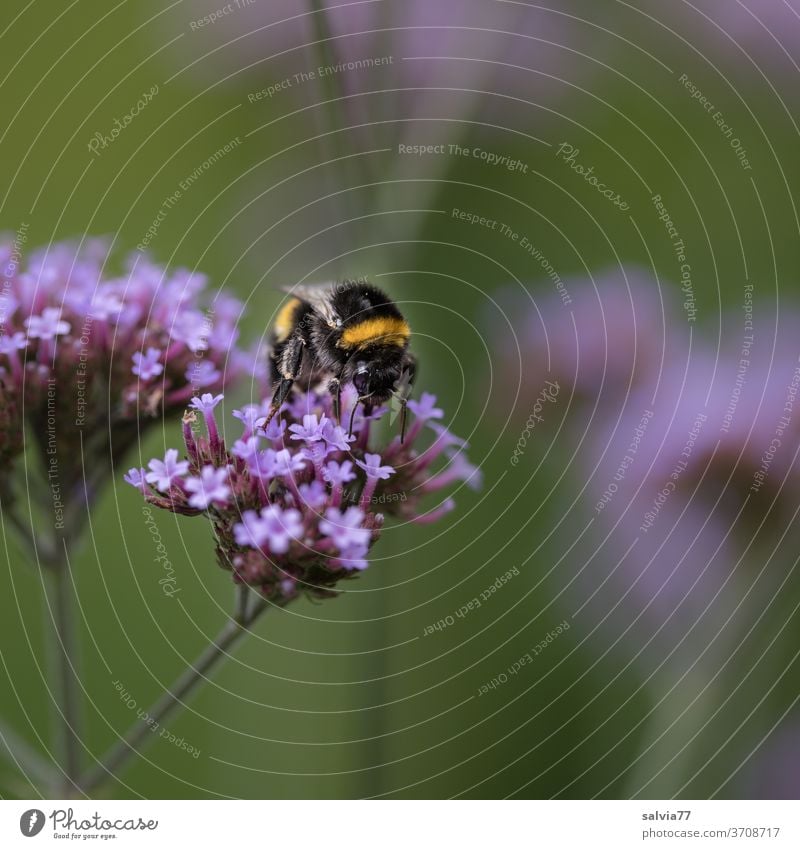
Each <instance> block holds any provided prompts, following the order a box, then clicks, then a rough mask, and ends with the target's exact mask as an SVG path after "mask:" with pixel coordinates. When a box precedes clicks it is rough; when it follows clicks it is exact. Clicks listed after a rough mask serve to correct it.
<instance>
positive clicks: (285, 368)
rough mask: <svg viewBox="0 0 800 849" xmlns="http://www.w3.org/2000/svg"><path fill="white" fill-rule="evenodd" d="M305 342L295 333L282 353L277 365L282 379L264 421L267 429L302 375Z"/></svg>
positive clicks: (287, 341)
mask: <svg viewBox="0 0 800 849" xmlns="http://www.w3.org/2000/svg"><path fill="white" fill-rule="evenodd" d="M304 349H305V342H304V341H303V337H302V336H300V334H299V333H295V334H293V335H292V336H290V337H289V339H287V340H286V344H285V345H284V348H283V351H282V352H281V357H280V361H279V362H278V363H277V367H278V372H279V373H280V379H279V380H278V383H277V385H276V387H275V392H274V393H273V395H272V403H271V404H270V407H269V412H268V413H267V418H266V420H265V421H264V425H263V426H264V427H266V426H267V425H268V424H269V423H270V422H271V421H272V419H273V418H274V417H275V414H276V413H277V412H278V410H279V409H280V408H281V404H283V402H284V401H285V400H286V398H287V397H288V395H289V392H290V391H291V389H292V385H293V384H294V382H295V380H296V378H297V375H298V374H299V373H300V365H301V363H302V362H303V350H304Z"/></svg>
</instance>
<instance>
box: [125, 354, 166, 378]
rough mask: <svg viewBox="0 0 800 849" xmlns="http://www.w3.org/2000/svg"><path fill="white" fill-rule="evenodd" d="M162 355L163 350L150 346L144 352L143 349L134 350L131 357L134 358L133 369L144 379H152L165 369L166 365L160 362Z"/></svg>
mask: <svg viewBox="0 0 800 849" xmlns="http://www.w3.org/2000/svg"><path fill="white" fill-rule="evenodd" d="M160 357H161V351H159V350H158V348H148V349H147V351H146V353H144V354H142V352H141V351H134V352H133V356H132V357H131V359H132V360H133V366H132V367H131V371H132V372H133V374H135V375H137V376H138V377H139V378H141V379H142V380H152V379H153V378H154V377H158V376H159V375H160V374H161V372H162V371H164V366H163V365H161V363H160V362H159V359H160Z"/></svg>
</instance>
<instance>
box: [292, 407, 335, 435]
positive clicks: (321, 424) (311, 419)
mask: <svg viewBox="0 0 800 849" xmlns="http://www.w3.org/2000/svg"><path fill="white" fill-rule="evenodd" d="M327 423H328V419H327V418H326V417H325V416H323V417H322V419H320V420H319V421H318V420H317V417H316V416H315V415H314V414H313V413H311V414H309V415H305V416H303V424H301V425H299V424H293V425H289V432H290V433H291V434H292V435H291V437H290V439H303V440H305V441H306V442H317V441H319V440H320V439H322V438H323V437H322V433H323V430H324V428H325V425H326V424H327Z"/></svg>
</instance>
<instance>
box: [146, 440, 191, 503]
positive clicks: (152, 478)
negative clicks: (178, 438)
mask: <svg viewBox="0 0 800 849" xmlns="http://www.w3.org/2000/svg"><path fill="white" fill-rule="evenodd" d="M147 466H148V468H149V469H150V471H149V472H148V473H147V474H146V475H145V480H146V481H147V482H148V483H151V484H153V486H154V487H155V488H156V489H158V490H160V491H161V492H167V491H168V490H169V488H170V487H171V486H172V483H173V481H174V480H175V478H180V477H183V475H185V474H186V472H187V471H188V470H189V461H188V460H179V459H178V451H177V449H175V448H168V449H167V451H166V453H165V454H164V459H163V460H151V461H150V462H149V463H148V464H147Z"/></svg>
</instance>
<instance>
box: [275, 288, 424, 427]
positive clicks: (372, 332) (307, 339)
mask: <svg viewBox="0 0 800 849" xmlns="http://www.w3.org/2000/svg"><path fill="white" fill-rule="evenodd" d="M284 291H285V292H287V293H288V294H289V295H290V296H291V297H290V298H289V299H288V300H287V302H286V303H285V304H284V305H283V306H282V307H281V309H280V310H279V311H278V313H277V315H276V317H275V321H274V324H273V326H272V329H271V332H270V342H271V350H270V362H271V371H272V380H273V385H274V394H273V397H272V403H271V406H270V409H269V413H268V415H267V423H268V422H269V421H270V420H271V419H272V418H273V416H274V415H275V414H276V413H277V412H278V410H279V408H280V406H281V404H283V402H284V401H285V400H286V398H287V397H288V395H289V392H290V391H291V389H292V386H294V385H295V384H298V385H299V386H301V387H302V388H304V389H308V388H310V387H312V386H315V385H317V384H319V383H320V382H323V383H327V387H328V390H329V391H330V392H331V394H332V395H333V398H334V411H335V415H336V418H337V421H338V420H339V417H340V410H341V391H342V387H343V386H346V385H347V384H349V383H352V384H353V386H354V387H355V390H356V392H357V393H358V400H357V401H356V403H355V404H354V405H353V410H352V412H351V414H350V430H351V431H352V427H353V417H354V416H355V411H356V409H357V408H358V405H359V404H360V403H361V404H363V405H364V408H365V412H366V413H367V414H369V412H370V411H371V410H372V408H373V407H375V406H377V405H379V404H382V403H384V402H386V401H387V400H388V399H389V398H390V397H394V398H396V399H397V400H398V401H399V403H400V414H401V424H400V438H401V441H402V439H403V436H404V435H405V421H406V401H407V400H408V395H409V394H410V390H411V385H412V383H413V381H414V377H415V375H416V358H415V357H414V356H413V355H412V354H411V353H410V352H409V350H408V343H409V338H410V336H411V328H410V327H409V325H408V322H407V321H406V320H405V318H404V317H403V315H402V313H401V312H400V310H399V309H398V308H397V306H396V305H395V303H394V302H393V301H392V300H391V299H390V298H389V297H388V295H386V294H385V293H384V292H382V291H381V290H380V289H378V288H377V287H376V286H372V285H371V284H369V283H366V282H365V281H363V280H357V281H344V282H341V283H331V284H322V285H318V286H302V285H298V286H292V287H289V288H286V289H284Z"/></svg>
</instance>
